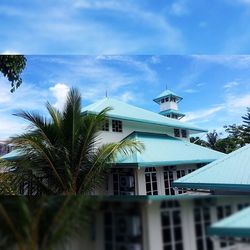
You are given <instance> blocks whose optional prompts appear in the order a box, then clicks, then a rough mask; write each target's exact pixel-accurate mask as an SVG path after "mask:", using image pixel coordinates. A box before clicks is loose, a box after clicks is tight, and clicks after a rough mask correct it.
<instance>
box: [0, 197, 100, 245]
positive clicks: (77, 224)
mask: <svg viewBox="0 0 250 250" xmlns="http://www.w3.org/2000/svg"><path fill="white" fill-rule="evenodd" d="M96 208H97V204H96V201H95V200H94V199H90V198H86V197H85V196H54V197H48V196H47V197H43V198H40V199H28V198H27V197H21V196H15V197H6V196H1V197H0V224H1V227H0V249H6V250H13V249H17V250H47V249H51V250H52V249H55V248H56V249H66V246H67V244H68V243H70V242H71V241H72V240H74V239H75V238H77V237H80V238H82V237H84V236H86V235H87V232H88V233H89V228H88V227H89V223H90V222H91V215H92V213H93V212H94V211H95V209H96Z"/></svg>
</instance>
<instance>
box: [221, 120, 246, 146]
mask: <svg viewBox="0 0 250 250" xmlns="http://www.w3.org/2000/svg"><path fill="white" fill-rule="evenodd" d="M224 128H225V131H226V132H227V133H228V134H229V135H228V137H229V138H231V139H233V140H234V141H235V145H236V148H240V147H243V146H244V145H245V140H244V138H243V134H242V131H243V130H244V127H243V126H242V125H236V124H233V125H228V126H224Z"/></svg>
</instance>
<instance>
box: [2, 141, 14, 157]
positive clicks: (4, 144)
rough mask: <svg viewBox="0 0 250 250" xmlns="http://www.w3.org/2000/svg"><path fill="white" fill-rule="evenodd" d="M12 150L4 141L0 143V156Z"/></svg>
mask: <svg viewBox="0 0 250 250" xmlns="http://www.w3.org/2000/svg"><path fill="white" fill-rule="evenodd" d="M11 150H12V146H11V145H9V144H7V143H6V142H5V141H0V156H2V155H5V154H7V153H9V152H10V151H11Z"/></svg>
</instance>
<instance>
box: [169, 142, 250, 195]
mask: <svg viewBox="0 0 250 250" xmlns="http://www.w3.org/2000/svg"><path fill="white" fill-rule="evenodd" d="M173 186H174V187H178V188H192V189H209V190H227V191H242V192H243V191H244V192H246V191H247V192H250V145H247V146H245V147H243V148H241V149H238V150H236V151H234V152H232V153H230V154H228V155H226V156H224V157H223V158H221V159H218V160H216V161H214V162H212V163H210V164H208V165H206V166H205V167H202V168H200V169H198V170H196V171H194V172H192V173H190V174H188V175H186V176H184V177H182V178H180V179H178V180H176V181H174V182H173Z"/></svg>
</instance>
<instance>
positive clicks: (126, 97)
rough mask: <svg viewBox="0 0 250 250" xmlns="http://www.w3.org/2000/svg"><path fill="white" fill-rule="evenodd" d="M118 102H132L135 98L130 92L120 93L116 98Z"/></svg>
mask: <svg viewBox="0 0 250 250" xmlns="http://www.w3.org/2000/svg"><path fill="white" fill-rule="evenodd" d="M116 98H117V99H118V100H121V101H122V102H131V101H134V100H135V99H136V98H135V96H134V94H133V93H132V92H130V91H126V92H124V93H122V94H121V95H120V96H117V97H116Z"/></svg>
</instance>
